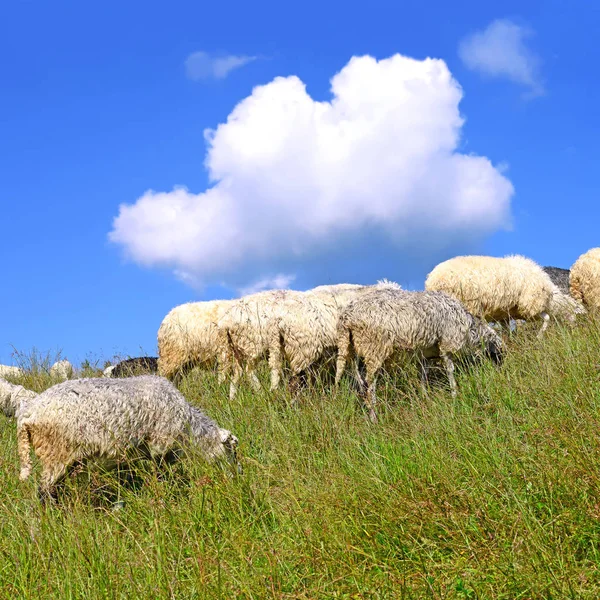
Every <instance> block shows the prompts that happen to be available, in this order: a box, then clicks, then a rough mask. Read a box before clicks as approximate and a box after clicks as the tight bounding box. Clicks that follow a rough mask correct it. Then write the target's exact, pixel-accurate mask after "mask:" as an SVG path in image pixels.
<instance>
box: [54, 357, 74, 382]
mask: <svg viewBox="0 0 600 600" xmlns="http://www.w3.org/2000/svg"><path fill="white" fill-rule="evenodd" d="M50 375H51V376H52V377H54V378H55V379H60V380H61V381H65V380H67V379H70V378H71V377H73V365H72V364H71V363H70V362H69V361H68V360H59V361H57V362H55V363H54V364H53V365H52V366H51V367H50Z"/></svg>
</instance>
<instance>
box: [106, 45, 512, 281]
mask: <svg viewBox="0 0 600 600" xmlns="http://www.w3.org/2000/svg"><path fill="white" fill-rule="evenodd" d="M461 97H462V91H461V88H460V86H459V85H458V83H457V82H456V81H455V80H454V78H453V77H452V75H451V73H450V72H449V70H448V68H447V66H446V64H445V63H444V61H442V60H435V59H426V60H414V59H411V58H407V57H405V56H402V55H399V54H396V55H394V56H392V57H390V58H387V59H383V60H379V61H378V60H376V59H374V58H372V57H370V56H362V57H353V58H352V59H351V60H350V61H349V63H348V64H347V65H346V66H345V67H344V68H343V69H342V70H341V71H340V72H339V73H337V74H336V75H334V77H333V78H332V80H331V100H329V101H324V102H319V101H316V100H313V99H312V98H311V97H310V96H309V95H308V93H307V92H306V88H305V85H304V84H303V82H302V81H301V80H300V79H299V78H298V77H295V76H290V77H278V78H276V79H274V80H273V81H272V82H270V83H268V84H266V85H262V86H258V87H256V88H255V89H254V90H253V91H252V94H251V95H250V96H248V97H247V98H245V99H243V100H242V101H241V102H240V103H239V104H238V105H237V106H236V107H235V108H234V109H233V111H232V112H231V114H230V115H229V117H228V119H227V122H226V123H222V124H220V125H218V127H217V128H216V129H214V130H208V131H206V132H205V138H206V141H207V145H208V152H207V156H206V160H205V166H206V168H207V169H208V174H209V181H210V183H211V187H209V188H208V189H207V190H205V191H203V192H200V193H193V192H190V191H189V190H188V189H186V188H184V187H176V188H174V189H173V190H172V191H167V192H161V191H153V190H148V191H146V192H145V193H144V194H143V195H142V196H141V197H139V198H138V199H137V200H136V201H135V202H134V203H133V204H122V205H121V206H120V207H119V214H118V216H117V217H116V218H115V219H114V222H113V229H112V231H111V232H110V234H109V239H110V240H111V241H112V242H114V243H116V244H119V245H120V246H121V247H122V249H123V251H124V253H125V255H126V256H127V257H128V258H130V259H132V260H133V261H135V262H137V263H138V264H140V265H144V266H149V267H166V268H170V269H172V270H173V271H174V272H176V273H177V276H178V277H180V278H181V279H183V280H187V281H190V282H191V281H193V282H195V283H196V284H213V283H215V282H217V283H219V284H225V285H229V286H231V287H233V288H236V289H240V288H245V287H248V286H255V285H256V284H255V283H253V282H257V281H258V282H259V283H260V280H265V281H268V280H269V279H270V278H273V277H276V276H277V275H278V274H280V273H291V274H294V275H297V281H299V282H302V281H304V282H306V283H309V284H312V283H321V282H323V281H327V282H330V281H333V282H335V281H339V280H341V279H344V278H345V279H346V280H353V281H357V280H358V278H359V277H362V278H363V279H365V278H368V279H370V280H372V279H373V278H377V277H378V278H381V277H384V276H388V277H398V276H399V275H402V274H405V275H406V276H409V275H410V276H414V275H415V274H419V273H420V272H421V271H420V270H419V269H422V268H424V265H429V266H431V264H432V262H433V261H435V260H436V259H439V258H440V257H444V256H445V253H447V252H448V251H449V249H457V248H458V249H464V248H466V247H469V244H472V243H475V242H476V241H477V240H481V239H482V238H483V237H484V236H486V235H488V234H490V233H492V232H494V231H497V230H498V229H499V228H503V227H507V226H508V225H509V221H510V200H511V197H512V194H513V186H512V184H511V183H510V181H509V180H508V179H507V178H506V176H505V175H504V174H502V173H501V172H500V171H499V170H498V169H497V168H495V167H494V166H493V165H492V163H491V162H490V161H489V160H488V159H487V158H485V157H483V156H476V155H470V154H469V155H467V154H462V153H460V152H458V151H457V146H458V143H459V141H460V134H461V128H462V126H463V118H462V117H461V115H460V113H459V108H458V105H459V102H460V99H461ZM388 266H389V267H392V266H395V269H392V270H390V269H388V268H387V267H388ZM384 267H385V270H384ZM280 281H281V280H280Z"/></svg>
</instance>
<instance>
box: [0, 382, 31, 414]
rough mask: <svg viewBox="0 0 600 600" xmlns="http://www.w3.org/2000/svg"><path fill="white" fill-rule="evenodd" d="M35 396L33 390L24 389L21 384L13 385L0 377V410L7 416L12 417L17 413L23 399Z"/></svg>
mask: <svg viewBox="0 0 600 600" xmlns="http://www.w3.org/2000/svg"><path fill="white" fill-rule="evenodd" d="M36 396H37V394H36V393H35V392H32V391H31V390H27V389H25V388H24V387H23V386H22V385H15V384H14V383H9V382H8V381H6V380H4V379H0V411H2V412H3V413H4V414H5V415H6V416H7V417H14V416H15V415H16V414H17V412H18V409H19V405H20V403H21V402H22V401H23V400H29V399H31V398H35V397H36Z"/></svg>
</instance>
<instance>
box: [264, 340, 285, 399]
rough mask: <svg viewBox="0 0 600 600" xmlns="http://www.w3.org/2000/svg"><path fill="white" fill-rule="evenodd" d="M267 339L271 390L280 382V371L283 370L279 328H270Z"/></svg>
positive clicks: (282, 349)
mask: <svg viewBox="0 0 600 600" xmlns="http://www.w3.org/2000/svg"><path fill="white" fill-rule="evenodd" d="M268 339H269V370H270V371H271V391H274V390H276V389H277V388H278V387H279V384H280V383H281V372H282V370H283V354H284V348H283V337H282V336H281V335H280V333H279V330H277V329H274V328H272V329H270V330H269V332H268Z"/></svg>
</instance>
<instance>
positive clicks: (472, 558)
mask: <svg viewBox="0 0 600 600" xmlns="http://www.w3.org/2000/svg"><path fill="white" fill-rule="evenodd" d="M30 367H31V368H30V371H29V372H28V373H27V375H26V376H25V377H23V379H22V380H21V381H20V383H23V384H24V385H25V386H26V387H30V388H32V389H36V390H38V391H41V390H43V389H44V388H45V387H48V385H50V383H51V382H50V379H49V376H48V375H47V374H46V373H45V372H44V370H43V369H42V368H40V367H39V364H38V363H37V362H36V361H35V360H34V361H32V364H31V365H30ZM88 370H89V373H90V374H91V373H92V371H93V369H91V368H90V367H88ZM96 373H99V371H96ZM261 376H262V381H263V383H264V386H265V388H266V387H267V377H266V373H262V374H261ZM457 382H458V386H459V393H458V397H457V398H456V399H452V398H451V396H450V394H449V393H448V391H447V390H445V389H444V388H443V387H436V388H433V389H431V390H430V391H429V393H428V394H427V395H424V394H423V393H422V392H421V390H420V387H419V384H418V378H417V377H416V375H415V374H414V373H411V374H410V377H408V378H402V377H391V376H390V377H387V378H385V380H384V381H382V382H381V384H380V386H379V393H380V396H381V406H380V409H379V417H380V418H379V423H377V424H375V425H374V424H371V423H370V422H369V421H368V420H367V418H366V415H365V412H364V410H363V408H362V407H361V405H360V402H359V401H358V400H357V398H356V396H355V395H354V393H353V392H352V391H351V390H350V388H349V387H345V388H344V389H342V390H341V392H340V393H338V394H333V393H332V392H331V391H329V389H328V388H326V387H319V386H316V387H312V388H311V389H308V390H306V391H305V392H303V393H302V394H301V395H300V396H299V398H298V400H297V402H295V403H294V402H291V398H290V397H289V396H287V395H286V393H283V392H281V393H279V394H277V395H272V394H270V393H269V392H268V391H266V390H265V392H264V393H260V394H256V393H253V392H252V391H251V390H250V389H249V388H248V387H243V388H241V390H240V392H241V393H240V394H238V396H237V397H236V399H235V400H234V401H229V399H228V393H227V392H228V389H227V385H226V384H223V385H218V384H217V382H216V377H215V375H214V374H212V373H203V372H200V371H198V370H196V371H193V372H191V373H190V374H189V375H188V376H187V377H186V378H184V380H183V381H182V383H181V386H180V389H181V390H182V392H183V393H184V395H185V396H186V398H187V399H188V400H189V401H190V402H192V403H194V404H197V405H199V406H201V407H202V408H203V409H204V410H205V411H206V412H207V414H209V415H210V416H211V417H213V418H215V419H216V420H217V422H218V423H219V425H220V426H222V427H226V428H228V429H231V430H232V431H233V432H234V433H235V434H236V435H237V436H238V438H239V440H240V448H239V453H240V459H241V462H242V464H243V468H244V472H243V474H242V475H241V476H238V477H233V478H232V477H230V476H227V473H226V472H224V471H222V470H220V469H218V468H217V467H214V466H208V465H206V464H204V463H203V462H202V461H200V460H198V459H197V457H194V456H188V457H186V458H185V459H184V460H183V461H182V462H181V463H180V464H178V465H176V466H175V467H173V468H172V469H171V471H170V472H169V473H167V474H166V475H162V474H161V473H158V472H156V469H155V468H154V467H153V466H151V465H148V464H144V463H141V464H139V465H136V466H135V473H134V477H129V479H126V480H125V481H123V477H122V475H123V474H114V473H108V474H106V473H99V472H96V471H84V472H81V473H79V474H77V475H76V476H73V477H70V478H69V480H68V481H67V483H66V489H65V490H64V493H63V494H62V498H61V501H60V503H59V504H57V505H56V506H49V507H47V508H42V507H41V506H40V504H39V503H38V500H37V492H36V480H37V475H38V470H37V468H36V470H35V471H34V476H33V478H32V480H29V481H27V482H24V483H22V482H19V480H18V461H17V455H16V440H15V433H16V427H15V422H14V420H11V419H7V418H5V417H3V416H1V415H0V445H1V448H2V451H1V452H0V478H1V479H0V598H2V599H3V598H7V599H8V598H61V599H62V598H65V599H71V598H72V599H79V598H86V599H88V598H90V599H96V598H99V599H100V598H103V599H112V598H115V599H117V598H118V599H120V598H165V599H167V598H185V599H195V598H227V599H230V598H255V599H263V598H298V599H300V598H306V599H308V598H311V599H312V598H336V599H337V598H340V599H341V598H347V599H350V598H351V599H358V598H365V599H366V598H369V599H370V598H436V599H437V598H507V599H508V598H510V599H513V600H514V599H517V598H523V599H525V598H561V599H562V598H594V599H597V598H599V597H600V474H599V470H598V465H599V462H600V460H599V459H600V323H598V322H594V321H592V320H584V321H582V322H581V323H580V324H578V325H577V326H576V327H575V328H570V327H567V326H565V327H562V326H559V325H556V324H553V325H552V326H551V327H549V329H548V331H547V335H546V337H545V338H544V339H543V340H541V341H539V340H537V339H536V337H535V335H534V333H533V331H532V330H529V329H527V328H524V329H523V331H519V332H517V334H516V335H511V336H510V339H509V340H508V351H507V356H506V360H505V362H504V364H503V365H502V366H501V367H500V368H497V367H494V366H493V365H491V364H487V363H484V364H482V365H480V366H477V367H475V368H472V369H470V370H468V371H464V372H461V373H458V374H457ZM132 482H133V483H132ZM115 499H117V500H118V501H121V502H123V508H121V509H120V510H114V509H113V506H114V502H115Z"/></svg>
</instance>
